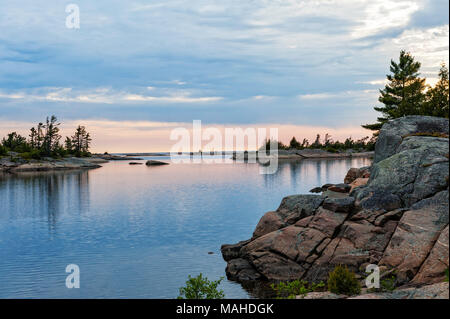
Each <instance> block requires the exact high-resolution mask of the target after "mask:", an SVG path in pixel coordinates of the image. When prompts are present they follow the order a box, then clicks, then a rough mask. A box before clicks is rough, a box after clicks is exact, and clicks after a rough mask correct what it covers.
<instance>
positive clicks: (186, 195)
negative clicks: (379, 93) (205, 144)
mask: <svg viewBox="0 0 450 319" xmlns="http://www.w3.org/2000/svg"><path fill="white" fill-rule="evenodd" d="M145 159H149V158H145ZM154 159H160V160H164V159H167V158H161V157H158V158H154ZM369 164H370V160H369V159H365V158H358V159H340V160H304V161H300V162H288V163H280V166H279V169H278V171H277V173H276V174H273V175H261V174H259V165H258V164H246V163H234V164H172V165H169V166H160V167H147V166H145V165H139V166H131V165H129V164H128V162H110V163H107V164H103V167H102V168H100V169H95V170H90V171H70V172H53V173H48V172H47V173H21V174H19V175H7V174H0V298H176V297H177V296H178V288H179V287H181V286H183V285H184V283H185V281H186V279H187V277H188V275H190V274H191V275H198V274H199V273H203V274H204V275H206V276H207V277H208V278H210V279H218V278H219V277H221V276H225V266H226V263H225V262H224V261H223V259H222V256H221V254H220V246H221V245H222V244H224V243H235V242H237V241H240V240H244V239H248V238H249V237H251V235H252V232H253V230H254V228H255V226H256V224H257V222H258V220H259V219H260V217H261V216H262V215H263V214H264V213H265V212H267V211H269V210H274V209H276V208H277V207H278V205H279V203H280V201H281V199H282V198H283V197H284V196H287V195H292V194H300V193H308V191H309V190H310V189H311V188H313V187H315V186H320V185H322V184H325V183H329V182H331V183H338V182H342V180H343V178H344V176H345V174H346V172H347V170H348V169H349V168H350V167H361V166H367V165H369ZM208 252H214V254H208ZM68 264H77V265H78V266H79V267H80V273H81V274H80V275H81V276H80V277H81V287H80V289H67V288H66V286H65V280H66V276H67V275H68V274H67V273H66V272H65V268H66V266H67V265H68ZM221 288H222V289H223V290H224V291H225V294H226V297H227V298H247V297H249V294H248V293H247V292H246V291H245V290H244V289H243V288H242V287H241V286H240V285H239V284H236V283H233V282H230V281H227V280H226V279H225V281H224V282H223V284H222V285H221Z"/></svg>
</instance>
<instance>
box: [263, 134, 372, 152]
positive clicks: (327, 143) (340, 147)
mask: <svg viewBox="0 0 450 319" xmlns="http://www.w3.org/2000/svg"><path fill="white" fill-rule="evenodd" d="M271 142H272V143H273V142H275V145H278V149H279V150H289V149H291V150H304V149H322V150H325V151H327V152H331V153H338V152H340V151H345V150H350V149H351V150H355V151H373V150H374V149H375V137H374V136H372V137H371V138H370V137H369V136H366V137H363V138H361V139H357V140H354V139H353V138H352V137H348V138H346V139H345V141H344V142H340V141H339V140H336V141H334V140H333V139H332V138H331V135H330V134H328V133H327V134H325V136H324V137H323V138H321V136H320V134H317V135H316V138H315V140H314V142H312V143H311V142H310V141H309V140H308V139H306V138H304V139H303V140H302V141H301V142H299V141H298V140H297V139H296V137H295V136H294V137H292V139H291V141H290V142H289V144H287V145H286V144H283V143H282V142H280V141H271V140H266V142H265V149H266V150H268V149H270V143H271ZM263 147H264V146H263ZM261 149H263V148H261Z"/></svg>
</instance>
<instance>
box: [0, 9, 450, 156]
mask: <svg viewBox="0 0 450 319" xmlns="http://www.w3.org/2000/svg"><path fill="white" fill-rule="evenodd" d="M69 4H76V5H77V6H78V7H79V10H80V28H79V29H74V28H67V27H66V18H67V16H68V15H69V13H66V6H67V5H69ZM448 7H449V5H448V1H447V0H442V1H441V0H398V1H393V0H379V1H370V0H367V1H366V0H351V1H350V0H310V1H299V0H283V1H281V0H248V1H244V0H239V1H237V0H227V1H223V0H222V1H216V0H190V1H186V0H185V1H180V0H165V1H143V0H139V1H137V0H128V1H118V0H108V1H106V0H96V1H88V0H78V1H77V0H72V1H57V0H46V1H33V0H15V1H6V0H0V137H1V136H3V135H5V134H6V133H7V132H9V131H11V130H15V131H18V132H21V133H23V134H24V135H25V134H27V132H26V131H27V130H28V129H29V128H30V127H31V126H32V125H34V123H36V122H39V121H43V120H44V119H45V117H46V116H47V115H51V114H55V115H56V116H57V117H58V118H59V120H60V121H61V122H62V124H61V128H62V133H63V134H67V135H69V134H71V131H72V130H73V129H74V127H75V126H76V125H78V124H82V125H85V126H86V128H87V129H88V131H91V132H92V135H93V137H94V142H93V150H94V151H98V152H103V151H109V152H121V151H122V152H139V151H142V152H144V151H167V150H169V149H170V146H171V145H172V144H173V143H174V142H173V141H170V140H169V135H170V132H171V130H172V129H173V128H175V127H190V126H192V121H193V120H201V121H202V124H203V125H204V127H219V128H224V127H243V128H246V127H267V128H269V127H277V128H278V129H279V136H280V139H281V140H282V141H283V142H285V143H287V142H288V141H289V139H290V137H291V136H292V135H295V136H296V137H297V139H303V138H304V137H306V138H309V139H314V136H315V134H316V133H320V134H322V135H324V134H325V133H330V134H331V136H332V138H334V139H344V138H345V137H347V136H349V135H351V136H352V137H354V138H359V137H363V136H366V135H370V134H371V133H370V132H368V131H366V130H364V129H362V128H361V127H360V125H361V124H365V123H369V122H373V121H375V119H376V117H377V114H376V112H375V111H374V110H373V106H375V105H376V104H377V97H378V94H379V93H378V90H379V89H380V88H382V87H383V85H384V79H385V75H386V74H387V73H388V72H389V62H390V60H391V59H392V58H394V59H398V55H399V51H400V50H401V49H405V50H407V51H410V52H411V53H412V54H413V55H414V56H415V57H416V59H417V60H419V61H420V62H422V69H421V73H422V76H424V77H427V79H428V83H430V84H433V83H434V82H435V81H436V77H437V73H438V70H439V66H440V64H441V63H442V62H445V63H447V64H448V59H449V45H448V41H449V16H448V9H449V8H448Z"/></svg>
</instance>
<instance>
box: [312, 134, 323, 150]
mask: <svg viewBox="0 0 450 319" xmlns="http://www.w3.org/2000/svg"><path fill="white" fill-rule="evenodd" d="M311 146H312V147H314V148H318V147H320V146H322V144H321V143H320V134H317V136H316V140H315V141H314V143H312V144H311Z"/></svg>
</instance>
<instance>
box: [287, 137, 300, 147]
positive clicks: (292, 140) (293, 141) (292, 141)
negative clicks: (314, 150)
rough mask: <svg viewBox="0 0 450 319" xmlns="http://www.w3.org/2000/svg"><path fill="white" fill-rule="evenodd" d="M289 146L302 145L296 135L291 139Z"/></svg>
mask: <svg viewBox="0 0 450 319" xmlns="http://www.w3.org/2000/svg"><path fill="white" fill-rule="evenodd" d="M289 148H293V149H300V148H301V145H300V143H299V142H298V141H297V139H296V138H295V136H294V137H292V139H291V141H290V142H289Z"/></svg>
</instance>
